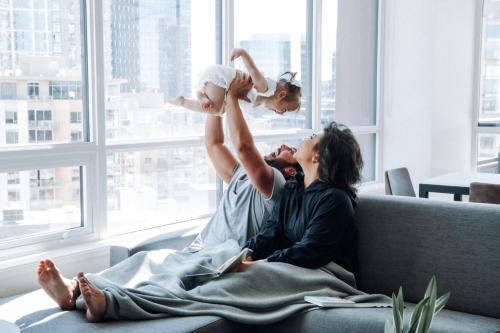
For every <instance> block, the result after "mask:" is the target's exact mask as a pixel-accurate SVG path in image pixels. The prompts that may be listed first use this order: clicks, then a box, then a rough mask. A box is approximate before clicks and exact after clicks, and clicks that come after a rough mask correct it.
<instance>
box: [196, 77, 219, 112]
mask: <svg viewBox="0 0 500 333" xmlns="http://www.w3.org/2000/svg"><path fill="white" fill-rule="evenodd" d="M225 97H226V89H224V88H222V87H219V86H218V85H216V84H213V83H211V82H207V83H205V86H204V87H203V91H202V92H201V94H199V95H198V101H199V102H200V104H201V106H202V108H203V110H204V111H205V112H208V113H210V114H222V113H223V107H224V99H225Z"/></svg>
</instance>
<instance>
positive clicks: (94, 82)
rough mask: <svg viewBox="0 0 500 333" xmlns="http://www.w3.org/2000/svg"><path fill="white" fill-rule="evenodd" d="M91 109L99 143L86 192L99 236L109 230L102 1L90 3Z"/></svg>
mask: <svg viewBox="0 0 500 333" xmlns="http://www.w3.org/2000/svg"><path fill="white" fill-rule="evenodd" d="M88 13H89V15H88V48H89V52H88V55H89V71H88V72H89V82H90V84H89V110H90V115H91V117H90V118H91V125H92V129H91V132H92V139H93V140H94V143H95V145H96V153H95V164H94V167H93V168H89V172H90V173H89V177H90V178H91V179H93V181H91V182H90V186H89V188H88V190H87V191H86V193H85V200H87V201H88V202H89V203H90V204H91V206H92V207H93V210H92V220H93V226H94V228H95V231H96V233H97V235H98V236H99V237H100V238H105V237H106V230H107V186H106V185H107V183H106V181H107V180H106V112H105V85H104V82H105V80H104V40H103V33H104V29H103V2H102V1H89V2H88Z"/></svg>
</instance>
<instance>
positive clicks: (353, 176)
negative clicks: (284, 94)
mask: <svg viewBox="0 0 500 333" xmlns="http://www.w3.org/2000/svg"><path fill="white" fill-rule="evenodd" d="M295 157H296V159H297V161H298V162H299V164H300V166H301V167H302V169H303V171H304V177H297V178H296V179H295V180H294V181H289V182H287V184H286V185H285V189H284V191H283V193H282V197H281V200H280V202H279V204H278V205H277V206H276V207H275V209H274V211H273V213H272V215H271V218H270V219H269V220H268V222H267V224H265V226H264V227H263V228H262V229H261V231H260V232H259V233H258V234H257V235H255V236H254V237H253V238H251V239H250V240H249V241H248V242H247V244H246V247H248V248H250V249H252V250H253V255H252V256H251V257H249V258H247V259H248V260H247V261H244V262H243V263H242V264H241V265H240V266H239V267H238V268H237V270H238V271H242V270H245V269H247V268H248V267H250V266H252V265H254V264H256V263H258V262H262V261H268V262H285V263H289V264H292V265H296V266H301V267H306V268H319V267H322V266H324V265H326V264H327V263H328V262H330V261H333V262H335V263H337V264H339V265H341V266H343V267H344V268H345V269H347V270H349V271H351V272H353V273H355V272H356V271H357V268H356V262H357V258H356V229H355V226H354V208H355V206H356V200H355V199H356V196H355V192H356V189H355V188H354V185H355V184H356V183H357V182H358V181H359V180H360V179H361V169H362V166H363V160H362V157H361V152H360V148H359V145H358V143H357V141H356V139H355V138H354V136H353V134H352V133H351V131H350V130H349V129H348V128H346V127H345V126H342V125H338V124H336V123H335V122H333V123H331V124H330V125H329V126H328V127H326V128H325V129H324V131H323V133H322V134H320V135H313V136H311V138H309V139H308V140H305V141H304V142H303V144H302V145H301V146H300V148H299V149H298V151H297V153H296V154H295Z"/></svg>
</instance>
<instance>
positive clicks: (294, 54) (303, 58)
mask: <svg viewBox="0 0 500 333" xmlns="http://www.w3.org/2000/svg"><path fill="white" fill-rule="evenodd" d="M263 8H265V10H263ZM306 13H307V1H306V0H254V1H247V0H235V2H234V38H235V45H236V47H242V48H245V49H246V50H248V52H249V53H250V55H251V56H252V57H253V59H254V61H255V63H256V65H257V67H258V68H259V69H260V70H261V71H262V72H263V73H264V75H265V76H266V77H270V78H272V79H274V80H277V79H278V78H279V76H280V75H281V74H283V73H284V72H286V71H292V72H298V74H297V77H296V78H297V79H298V80H301V78H302V83H303V87H302V106H301V110H300V111H299V112H298V113H296V112H287V113H285V114H284V115H282V116H280V115H278V114H276V113H273V112H272V111H271V110H269V109H267V108H265V107H258V108H256V109H254V108H252V107H246V108H247V109H248V111H247V113H246V115H245V116H246V119H247V121H248V123H249V126H250V128H251V129H252V130H271V129H285V128H306V127H307V124H306V115H305V112H306V110H305V109H306V108H305V106H306V99H307V98H309V96H306V92H307V91H308V87H307V86H305V85H307V81H306V80H304V78H307V75H308V68H307V63H308V59H307V54H308V52H307V44H308V43H309V42H310V41H307V40H306V18H307V16H306ZM235 66H236V67H237V68H240V69H244V65H243V63H242V61H241V60H236V61H235Z"/></svg>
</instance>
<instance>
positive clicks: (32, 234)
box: [0, 0, 496, 258]
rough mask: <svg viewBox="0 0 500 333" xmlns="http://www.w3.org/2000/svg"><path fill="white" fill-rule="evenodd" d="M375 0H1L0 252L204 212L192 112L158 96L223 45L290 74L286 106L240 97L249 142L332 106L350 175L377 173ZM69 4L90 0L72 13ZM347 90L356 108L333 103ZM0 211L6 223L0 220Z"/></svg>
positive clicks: (270, 138) (304, 128)
mask: <svg viewBox="0 0 500 333" xmlns="http://www.w3.org/2000/svg"><path fill="white" fill-rule="evenodd" d="M377 3H378V2H377V1H376V0H368V1H366V2H363V4H362V5H361V4H360V3H358V2H356V4H351V2H349V5H348V6H342V7H338V5H337V1H335V0H332V1H330V0H315V1H312V0H266V1H264V0H255V1H247V0H229V1H225V0H189V1H179V0H162V1H128V0H104V1H101V2H95V4H96V5H95V6H93V5H94V2H90V1H80V0H67V1H56V0H45V1H12V2H11V6H10V7H8V8H7V7H4V8H3V9H2V15H4V14H5V16H7V17H8V20H6V22H7V23H6V24H7V27H6V28H7V31H10V32H11V33H9V34H7V35H6V36H5V38H6V40H5V43H0V57H3V56H5V57H6V58H5V59H6V60H5V61H4V62H2V64H5V66H2V68H1V69H0V76H1V77H3V78H9V80H8V81H7V80H4V81H2V82H0V99H1V100H0V113H2V112H4V113H5V115H3V114H0V119H6V121H5V122H6V124H9V126H4V127H2V126H0V138H3V137H6V138H7V133H8V131H9V130H11V131H13V130H15V131H17V132H18V133H19V135H18V137H17V144H19V145H23V148H22V149H23V150H22V154H21V153H19V151H16V147H15V146H14V147H12V146H10V147H8V148H6V145H7V143H5V144H4V143H3V141H0V189H3V190H4V193H3V194H0V205H1V206H2V207H5V208H4V209H3V212H2V216H0V218H2V219H3V220H2V223H1V224H0V258H2V254H3V253H2V250H3V249H6V248H9V249H17V248H18V247H19V248H24V247H25V246H26V244H27V243H29V244H30V246H35V245H34V243H40V244H42V245H40V247H41V248H42V249H46V248H50V247H54V246H63V245H65V244H74V243H75V242H78V241H81V240H83V239H85V240H87V239H90V240H96V239H100V238H105V237H108V236H109V235H115V234H121V233H127V232H132V231H136V230H140V229H145V228H152V227H157V226H159V225H165V224H168V223H176V222H181V221H186V220H190V219H196V218H200V217H203V216H208V215H209V214H211V213H213V211H214V210H215V208H216V206H217V194H216V192H217V191H216V190H217V189H220V188H221V186H220V181H219V180H217V179H216V175H215V172H214V170H213V169H212V166H211V163H210V162H209V160H208V157H207V155H206V152H205V149H204V145H203V135H204V125H205V118H206V116H205V115H203V114H200V113H195V112H191V111H188V110H185V109H183V108H180V107H175V106H172V105H170V104H168V103H167V102H168V101H169V100H170V99H172V98H175V97H177V96H179V95H183V96H187V97H194V96H195V95H196V91H197V76H198V73H200V72H201V71H202V70H203V69H205V68H206V67H208V66H210V65H213V64H229V61H228V60H227V55H228V54H229V52H230V51H231V50H232V49H233V48H234V47H244V48H247V49H248V50H249V52H250V53H251V54H252V56H253V58H254V59H255V61H256V63H257V65H258V66H259V68H260V69H261V70H262V71H263V72H264V73H265V75H267V76H269V77H271V78H274V79H277V78H278V77H279V75H280V74H282V72H285V71H288V70H291V71H296V72H298V76H297V79H298V80H300V81H301V83H302V100H301V109H300V110H299V111H298V112H295V113H287V114H285V115H283V116H280V115H277V114H275V113H272V112H271V111H269V110H267V109H264V108H257V109H255V110H245V112H246V114H245V117H246V119H247V120H248V122H249V124H250V127H251V129H252V131H253V133H254V135H255V140H256V142H257V144H258V147H259V149H260V151H261V153H262V154H265V153H268V152H269V151H270V150H274V149H275V148H276V146H277V145H278V144H281V143H283V142H284V143H289V144H291V145H294V146H297V145H299V143H300V140H301V139H302V138H304V137H307V136H309V135H311V134H312V133H313V132H318V131H320V130H321V129H322V126H323V125H324V124H326V123H328V122H330V121H331V120H339V121H342V122H347V125H349V126H351V127H352V128H353V129H354V132H355V135H356V136H357V137H358V139H359V141H360V144H361V146H362V147H361V148H362V150H363V154H364V156H365V161H366V163H365V164H366V168H365V170H364V174H363V176H364V180H365V181H371V180H375V179H377V165H376V160H377V157H378V154H379V149H378V147H377V141H378V140H377V139H378V135H379V134H380V129H379V127H378V124H377V114H376V106H375V104H376V81H377V80H376V43H377V39H376V36H377V33H376V32H377V30H376V29H377V11H378V8H377V6H376V4H377ZM82 4H84V5H89V6H90V5H91V6H90V7H91V8H89V9H96V11H91V13H92V15H89V16H86V14H85V12H86V11H84V10H82V8H81V7H80V6H81V5H82ZM368 5H369V6H368ZM361 6H362V7H361ZM101 8H102V10H99V9H101ZM261 8H267V9H268V10H266V11H265V12H262V10H260V9H261ZM284 8H285V9H284ZM340 11H343V12H340ZM4 12H5V13H4ZM266 13H267V14H266ZM255 17H259V24H255ZM344 17H347V18H344ZM342 20H348V21H349V22H357V24H356V25H352V24H347V23H346V22H344V23H342ZM96 21H97V22H100V23H102V24H103V25H102V29H88V31H91V32H92V33H98V32H102V34H103V36H104V38H101V37H102V36H95V35H89V36H86V32H87V29H84V27H82V26H80V24H81V22H85V23H86V24H87V25H88V26H89V27H92V25H95V24H96ZM322 22H323V23H324V24H323V23H322ZM354 26H356V27H354ZM318 27H322V28H323V29H322V31H320V30H321V29H318ZM349 29H351V30H349ZM353 29H354V30H355V32H356V33H357V32H363V34H361V36H362V38H366V39H367V40H366V41H364V40H363V41H362V42H361V43H360V44H362V45H363V48H360V49H359V50H357V51H356V52H354V54H351V53H349V52H346V50H352V48H350V47H345V46H346V45H345V44H343V43H347V41H346V40H345V39H346V38H341V37H342V36H351V35H353V34H354V35H356V33H353V31H352V30H353ZM356 29H357V30H356ZM365 30H367V31H369V32H366V33H365ZM337 36H339V38H338V39H337ZM90 46H91V47H92V48H89V47H90ZM356 46H357V47H358V46H359V45H356ZM2 47H3V49H2ZM89 50H92V51H93V52H92V53H91V56H92V57H94V55H95V56H97V57H98V59H101V60H102V61H93V60H95V59H93V58H91V59H88V54H87V52H88V51H89ZM316 50H321V52H319V53H317V52H316ZM342 52H344V54H342ZM357 55H362V56H360V57H358V56H357ZM2 59H3V58H2ZM342 61H343V63H341V62H342ZM234 66H235V67H238V68H241V67H242V64H241V61H240V60H238V61H236V63H235V64H234ZM358 67H359V70H358V71H354V72H353V73H355V75H354V76H356V81H355V82H356V89H347V88H346V78H345V77H346V72H349V73H350V72H351V70H349V71H347V70H346V69H345V68H358ZM82 74H83V75H82ZM17 78H19V80H18V79H17ZM21 78H24V80H21ZM26 78H31V79H30V80H29V81H36V82H27V81H26ZM35 78H36V79H35ZM89 78H91V79H92V80H91V81H88V79H89ZM365 81H366V82H369V84H368V83H366V84H364V82H365ZM353 82H354V81H353ZM348 87H349V86H348ZM342 89H344V92H342ZM489 89H490V91H491V92H494V91H495V89H496V86H495V84H492V85H491V87H490V88H489ZM346 91H347V92H346ZM345 95H347V97H346V96H345ZM89 96H92V98H89ZM33 99H35V100H33ZM357 99H359V100H360V101H361V102H359V103H364V104H359V105H360V107H359V109H360V110H361V111H359V112H353V114H352V115H351V114H346V113H344V114H343V113H342V112H341V111H342V110H343V108H342V107H340V105H341V103H346V101H356V102H358V101H357ZM356 107H358V104H357V105H356ZM495 108H496V104H495V103H491V104H490V106H489V109H492V110H494V109H495ZM3 110H9V111H3ZM11 110H15V112H16V113H15V114H14V113H12V111H11ZM89 110H90V111H89ZM97 110H98V111H99V112H97ZM9 112H11V113H9ZM351 116H352V117H351ZM89 119H90V120H91V123H89V121H88V120H89ZM14 124H15V126H13V125H14ZM91 125H92V126H91ZM17 132H16V133H17ZM9 136H11V138H10V139H9V140H10V141H15V140H14V139H13V134H9ZM2 140H3V139H2ZM61 143H64V144H61ZM35 144H38V145H37V146H35ZM12 145H14V144H12ZM21 156H22V157H21ZM16 174H17V175H16ZM7 191H11V192H12V193H11V194H10V195H9V194H8V192H7ZM15 191H19V196H17V195H15V194H13V193H14V192H15ZM9 198H11V199H13V201H11V200H8V199H9ZM14 199H17V200H14ZM2 200H3V201H2ZM35 222H36V225H37V228H32V225H33V224H34V223H35ZM6 223H8V224H9V226H13V225H15V228H9V231H8V232H4V231H5V230H6V229H4V226H5V224H6ZM51 240H57V242H53V241H52V242H51ZM37 246H38V245H37Z"/></svg>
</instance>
